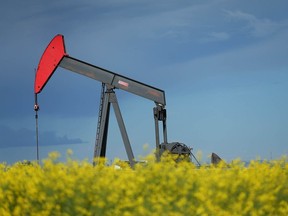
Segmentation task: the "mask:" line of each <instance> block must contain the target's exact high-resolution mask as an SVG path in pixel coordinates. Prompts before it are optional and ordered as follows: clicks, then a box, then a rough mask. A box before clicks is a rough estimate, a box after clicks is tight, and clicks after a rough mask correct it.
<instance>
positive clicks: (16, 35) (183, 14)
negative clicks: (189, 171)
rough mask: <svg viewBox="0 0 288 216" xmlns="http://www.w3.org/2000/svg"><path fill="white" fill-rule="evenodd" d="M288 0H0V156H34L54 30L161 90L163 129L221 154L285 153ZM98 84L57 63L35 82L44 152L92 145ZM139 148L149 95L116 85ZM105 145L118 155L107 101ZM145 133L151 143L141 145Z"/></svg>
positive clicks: (71, 47) (75, 47)
mask: <svg viewBox="0 0 288 216" xmlns="http://www.w3.org/2000/svg"><path fill="white" fill-rule="evenodd" d="M287 9H288V3H287V1H285V0H276V1H269V0H265V1H263V0H253V1H250V0H243V1H236V0H204V1H203V0H201V1H199V0H198V1H184V0H177V1H176V0H165V1H164V0H158V1H150V0H146V1H143V0H139V1H132V0H124V1H116V0H105V1H104V0H98V1H88V0H82V1H76V0H69V1H68V0H62V1H47V2H43V1H36V0H34V1H33V0H27V1H20V0H18V1H6V2H5V3H2V4H1V8H0V17H1V19H0V28H1V34H0V44H1V51H0V59H1V73H0V88H1V89H0V94H1V106H0V161H7V162H8V163H12V162H15V161H19V160H24V159H26V160H35V159H36V140H35V118H34V110H33V105H34V95H33V87H34V75H35V68H36V67H37V65H38V62H39V60H40V57H41V55H42V53H43V51H44V49H45V48H46V46H47V45H48V43H49V42H50V40H51V39H52V38H53V37H54V36H55V35H56V34H63V35H64V37H65V43H66V50H67V52H68V54H69V55H70V56H72V57H75V58H78V59H80V60H83V61H86V62H89V63H91V64H94V65H97V66H100V67H103V68H106V69H109V70H111V71H114V72H116V73H119V74H123V75H124V76H128V77H130V78H132V79H136V80H139V81H141V82H144V83H147V84H149V85H152V86H155V87H158V88H160V89H163V90H165V92H166V101H167V106H166V108H167V112H168V119H167V124H168V140H169V141H170V142H172V141H180V142H183V143H185V144H187V145H188V146H190V147H192V148H193V151H194V153H195V154H196V152H198V151H201V152H202V161H206V160H209V158H208V156H209V155H210V154H211V152H216V153H217V154H219V155H220V156H221V157H222V158H224V159H226V160H228V161H229V160H232V159H234V158H238V157H240V158H242V159H243V160H250V159H255V158H256V157H258V156H259V157H261V158H263V159H265V158H266V159H270V158H278V157H280V156H281V155H287V153H288V147H287V146H288V136H287V134H288V133H287V132H288V131H287V128H288V123H287V122H288V115H287V110H288V102H287V91H288V72H287V69H288V61H287V57H288V43H287V38H288V15H287ZM100 89H101V84H100V83H98V82H96V81H94V80H91V79H88V78H86V77H82V76H80V75H77V74H74V73H71V72H69V71H66V70H64V69H58V70H57V71H56V72H55V74H54V75H53V77H52V78H51V79H50V80H49V82H48V84H47V85H46V86H45V88H44V90H43V91H42V92H41V93H40V94H39V98H38V100H39V105H40V111H39V144H40V157H41V158H42V159H43V158H45V157H47V154H48V152H50V151H59V152H60V153H61V154H62V155H65V152H66V149H68V148H69V149H72V150H73V151H74V157H75V158H76V159H84V158H88V159H91V158H92V156H93V149H94V142H95V135H96V126H97V115H98V106H99V100H100ZM117 95H118V99H119V104H120V108H121V111H122V114H123V117H124V120H125V123H126V127H127V131H128V134H129V138H130V141H131V144H132V149H133V151H134V154H135V156H137V157H138V156H139V155H145V154H147V153H148V152H149V151H150V150H152V149H153V148H154V145H155V142H154V119H153V115H152V109H153V107H154V104H153V102H152V101H149V100H146V99H143V98H139V97H137V96H135V95H131V94H129V93H127V92H121V91H117ZM111 114H112V115H111V122H110V126H111V127H110V131H109V137H108V140H109V141H108V146H107V156H108V157H109V158H110V159H113V158H114V157H119V158H122V159H125V158H126V153H125V151H124V146H123V144H122V141H121V137H120V133H119V129H118V127H117V124H116V122H115V118H114V115H113V113H111ZM145 144H146V145H148V146H149V148H148V150H145V149H143V145H145Z"/></svg>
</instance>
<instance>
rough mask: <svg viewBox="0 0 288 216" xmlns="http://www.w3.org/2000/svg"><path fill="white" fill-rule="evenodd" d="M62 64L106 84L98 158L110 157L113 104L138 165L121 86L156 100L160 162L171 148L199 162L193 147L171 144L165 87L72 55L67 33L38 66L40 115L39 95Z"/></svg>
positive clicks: (57, 39) (130, 156) (54, 42)
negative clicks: (120, 100)
mask: <svg viewBox="0 0 288 216" xmlns="http://www.w3.org/2000/svg"><path fill="white" fill-rule="evenodd" d="M58 67H61V68H64V69H67V70H69V71H72V72H75V73H77V74H80V75H83V76H86V77H89V78H91V79H94V80H97V81H99V82H101V83H102V91H101V97H100V105H99V114H98V123H97V130H96V141H95V147H94V158H95V159H96V160H97V158H101V157H105V156H106V147H107V136H108V126H109V115H110V107H111V104H112V106H113V109H114V112H115V115H116V119H117V123H118V126H119V129H120V132H121V136H122V140H123V143H124V146H125V150H126V153H127V157H128V160H129V163H130V165H131V166H132V167H133V166H134V164H135V158H134V155H133V151H132V148H131V144H130V141H129V137H128V134H127V131H126V128H125V124H124V120H123V117H122V115H121V111H120V107H119V104H118V100H117V96H116V92H115V90H118V89H119V90H124V91H127V92H129V93H132V94H135V95H138V96H141V97H144V98H146V99H148V100H151V101H153V102H154V103H155V107H154V108H153V116H154V121H155V141H156V153H155V154H156V159H157V160H158V161H159V160H160V158H161V155H162V154H163V153H164V152H165V151H168V152H169V153H171V154H174V155H176V156H178V158H180V157H183V156H184V157H185V158H190V160H192V157H193V158H194V159H195V161H196V162H197V163H198V164H199V162H198V161H197V159H196V157H195V156H194V155H193V153H192V149H191V148H189V147H188V146H186V145H185V144H183V143H180V142H171V143H169V142H168V141H167V126H166V119H167V112H166V108H165V106H166V100H165V92H164V91H163V90H161V89H158V88H155V87H153V86H150V85H147V84H145V83H141V82H139V81H136V80H133V79H131V78H128V77H125V76H122V75H120V74H117V73H114V72H111V71H109V70H106V69H103V68H100V67H98V66H95V65H92V64H89V63H87V62H84V61H81V60H79V59H76V58H73V57H71V56H69V55H68V54H67V52H66V48H65V43H64V36H63V35H60V34H58V35H56V36H55V37H54V38H53V39H52V40H51V42H50V43H49V44H48V46H47V48H46V49H45V51H44V53H43V55H42V57H41V59H40V62H39V64H38V67H37V71H36V75H35V83H34V93H35V105H34V109H35V111H36V116H37V111H38V110H39V105H38V102H37V95H38V94H39V93H40V92H41V91H42V90H43V88H44V86H45V85H46V84H47V82H48V80H49V79H50V78H51V76H52V75H53V74H54V72H55V71H56V69H57V68H58ZM160 122H162V132H163V136H162V137H163V142H161V143H160V134H159V125H160ZM37 140H38V138H37ZM37 147H38V143H37ZM37 151H38V148H37ZM199 165H200V164H199Z"/></svg>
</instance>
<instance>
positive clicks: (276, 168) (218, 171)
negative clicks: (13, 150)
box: [0, 153, 288, 216]
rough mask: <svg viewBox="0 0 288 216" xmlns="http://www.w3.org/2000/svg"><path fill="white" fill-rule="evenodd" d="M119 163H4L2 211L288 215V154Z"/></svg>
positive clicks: (1, 167)
mask: <svg viewBox="0 0 288 216" xmlns="http://www.w3.org/2000/svg"><path fill="white" fill-rule="evenodd" d="M115 163H117V164H118V165H119V163H120V162H119V161H118V162H117V161H116V162H115ZM120 166H121V167H122V168H121V169H116V168H115V164H113V165H110V166H107V165H105V163H104V162H103V163H101V164H98V165H97V166H93V165H92V164H91V163H88V162H85V161H80V162H79V161H74V160H72V159H69V158H68V159H67V161H66V162H59V161H58V160H57V153H52V154H51V155H50V157H49V158H48V159H46V160H45V161H44V162H43V164H41V165H38V164H37V163H32V164H25V163H16V164H14V165H11V166H8V165H5V164H0V215H1V216H6V215H7V216H8V215H9V216H10V215H25V216H26V215H35V216H36V215H42V216H45V215H64V216H65V215H67V216H68V215H77V216H78V215H111V216H112V215H113V216H115V215H121V216H122V215H124V216H125V215H127V216H128V215H133V216H134V215H140V216H141V215H145V216H146V215H157V216H159V215H165V216H166V215H175V216H176V215H201V216H202V215H229V216H230V215H288V163H287V158H282V159H279V160H275V161H267V162H261V163H260V162H256V161H251V162H250V164H249V166H244V164H243V163H241V162H240V161H238V162H237V161H236V162H233V163H231V164H222V165H219V166H213V165H205V166H201V167H195V166H194V165H193V164H192V163H188V162H180V163H175V162H174V161H173V160H171V159H169V158H167V159H164V160H163V161H162V162H160V163H156V162H154V161H153V160H152V159H148V163H147V164H137V165H136V166H135V167H134V169H131V168H130V167H129V166H127V165H126V164H125V163H122V164H120Z"/></svg>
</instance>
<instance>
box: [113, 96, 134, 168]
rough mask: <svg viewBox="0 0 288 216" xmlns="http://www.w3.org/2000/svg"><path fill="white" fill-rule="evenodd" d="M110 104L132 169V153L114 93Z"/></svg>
mask: <svg viewBox="0 0 288 216" xmlns="http://www.w3.org/2000/svg"><path fill="white" fill-rule="evenodd" d="M110 102H111V103H112V105H113V109H114V112H115V116H116V119H117V122H118V126H119V129H120V132H121V136H122V140H123V143H124V146H125V150H126V153H127V156H128V159H129V162H130V166H131V167H134V165H135V160H134V155H133V151H132V148H131V145H130V141H129V138H128V134H127V131H126V128H125V124H124V121H123V117H122V115H121V111H120V107H119V104H118V101H117V97H116V95H115V93H114V94H113V95H111V98H110Z"/></svg>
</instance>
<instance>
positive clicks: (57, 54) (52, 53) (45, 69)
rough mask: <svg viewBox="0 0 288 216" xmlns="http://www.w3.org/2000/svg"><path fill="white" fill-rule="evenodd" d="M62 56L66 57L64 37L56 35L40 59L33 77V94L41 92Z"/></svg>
mask: <svg viewBox="0 0 288 216" xmlns="http://www.w3.org/2000/svg"><path fill="white" fill-rule="evenodd" d="M64 56H68V54H67V53H66V50H65V44H64V36H63V35H60V34H58V35H56V36H55V37H54V38H53V39H52V40H51V42H50V43H49V45H48V46H47V48H46V49H45V51H44V53H43V55H42V57H41V59H40V62H39V65H38V68H37V72H36V76H35V83H34V93H35V94H38V93H40V92H41V90H42V89H43V88H44V86H45V85H46V83H47V82H48V80H49V79H50V77H51V76H52V75H53V73H54V71H55V70H56V68H57V67H58V65H59V63H60V62H61V60H62V59H63V57H64Z"/></svg>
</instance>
